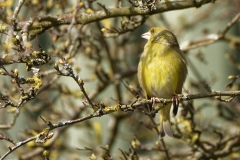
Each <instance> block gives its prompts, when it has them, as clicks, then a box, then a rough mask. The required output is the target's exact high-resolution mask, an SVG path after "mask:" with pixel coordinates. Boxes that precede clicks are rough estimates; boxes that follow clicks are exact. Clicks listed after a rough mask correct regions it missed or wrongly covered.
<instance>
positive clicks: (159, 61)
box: [138, 27, 187, 139]
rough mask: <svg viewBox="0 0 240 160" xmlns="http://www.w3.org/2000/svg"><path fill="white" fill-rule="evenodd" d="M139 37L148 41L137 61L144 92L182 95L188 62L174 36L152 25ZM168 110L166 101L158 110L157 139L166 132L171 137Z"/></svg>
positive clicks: (168, 97) (151, 95)
mask: <svg viewBox="0 0 240 160" xmlns="http://www.w3.org/2000/svg"><path fill="white" fill-rule="evenodd" d="M142 37H143V38H145V39H147V40H148V42H147V43H146V45H145V47H144V51H143V53H142V55H141V58H140V61H139V64H138V81H139V84H140V86H141V88H142V89H143V90H144V91H145V94H146V95H147V96H150V97H159V98H165V99H170V98H172V97H174V96H175V95H176V94H181V93H182V87H183V84H184V81H185V79H186V76H187V62H186V59H185V58H184V55H183V52H182V51H181V49H180V48H179V44H178V41H177V39H176V37H175V35H174V34H173V33H172V32H170V31H169V30H167V29H163V28H160V27H154V28H151V29H150V30H149V32H147V33H144V34H143V35H142ZM156 105H161V104H156ZM170 109H171V104H167V105H166V106H165V107H164V108H162V109H160V111H159V112H160V134H159V138H160V139H162V138H163V137H164V136H165V135H168V136H169V137H171V138H172V137H173V132H172V129H171V123H170V115H169V114H170Z"/></svg>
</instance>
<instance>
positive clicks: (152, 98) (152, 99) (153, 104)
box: [151, 97, 156, 110]
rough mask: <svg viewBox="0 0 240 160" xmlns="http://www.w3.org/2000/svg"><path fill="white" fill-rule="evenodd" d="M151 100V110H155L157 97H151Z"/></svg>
mask: <svg viewBox="0 0 240 160" xmlns="http://www.w3.org/2000/svg"><path fill="white" fill-rule="evenodd" d="M151 101H152V108H151V110H153V108H154V107H155V102H156V97H151Z"/></svg>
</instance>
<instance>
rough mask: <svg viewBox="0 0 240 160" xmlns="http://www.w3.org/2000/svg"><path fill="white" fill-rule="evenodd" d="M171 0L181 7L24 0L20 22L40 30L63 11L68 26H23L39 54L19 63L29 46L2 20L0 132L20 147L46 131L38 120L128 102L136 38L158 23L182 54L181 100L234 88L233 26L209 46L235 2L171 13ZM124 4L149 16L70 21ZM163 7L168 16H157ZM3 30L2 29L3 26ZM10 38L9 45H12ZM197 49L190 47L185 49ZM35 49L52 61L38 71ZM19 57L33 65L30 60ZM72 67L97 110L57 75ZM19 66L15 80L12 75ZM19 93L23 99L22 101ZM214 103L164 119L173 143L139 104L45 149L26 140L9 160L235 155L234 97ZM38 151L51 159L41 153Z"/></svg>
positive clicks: (193, 105) (5, 4)
mask: <svg viewBox="0 0 240 160" xmlns="http://www.w3.org/2000/svg"><path fill="white" fill-rule="evenodd" d="M140 2H142V3H140ZM150 2H155V4H154V3H153V4H152V5H151V4H150ZM178 2H181V1H178V0H170V1H167V0H165V1H164V0H162V1H133V0H128V1H124V0H123V1H121V0H116V1H107V0H95V1H94V0H93V1H91V0H82V1H81V0H79V1H77V0H61V1H53V0H42V1H39V0H34V1H30V0H26V1H24V4H23V5H22V7H21V10H20V12H19V14H18V16H17V22H25V21H29V20H30V19H31V20H32V21H33V24H38V23H42V21H44V20H42V21H41V20H40V18H39V17H44V16H49V17H47V18H46V23H47V22H48V19H50V20H49V21H51V16H53V17H54V18H55V17H59V18H61V17H64V15H68V16H69V17H70V24H69V23H67V24H66V25H53V27H50V28H49V29H45V28H44V29H43V28H41V27H39V29H34V28H32V29H31V27H30V29H29V31H28V43H29V44H30V47H29V48H30V51H32V52H33V51H41V53H40V54H39V56H38V57H37V58H36V57H34V56H32V57H31V55H30V56H29V55H27V56H24V57H22V56H21V55H22V54H24V53H25V52H26V51H25V50H24V53H23V51H22V50H23V49H22V48H24V47H25V49H26V46H27V45H28V44H27V45H26V44H25V43H24V40H23V39H24V37H23V34H22V32H21V31H20V30H17V29H16V30H13V31H12V32H11V25H9V24H7V23H6V22H4V21H3V19H1V21H0V25H1V26H2V27H1V28H2V29H1V30H2V31H1V43H0V45H1V47H0V51H1V52H0V55H1V57H2V58H1V59H3V60H4V61H5V62H8V63H7V64H5V63H2V64H1V65H0V66H1V67H0V69H1V75H0V87H1V90H0V94H1V100H0V103H1V106H4V104H6V103H7V102H9V103H10V102H11V103H13V104H12V105H11V106H12V107H11V106H8V107H6V108H1V109H0V133H1V135H4V136H5V137H8V138H9V139H11V140H13V141H14V142H20V141H24V140H26V139H28V138H30V137H33V136H36V135H37V134H39V133H40V132H43V131H44V129H46V128H47V127H48V126H47V125H46V123H45V122H44V121H43V120H42V119H41V118H40V116H41V117H42V118H43V119H44V120H46V121H50V122H51V123H53V124H57V123H59V122H65V121H68V120H75V119H79V118H83V117H86V116H88V115H89V114H92V113H94V112H96V111H97V110H98V109H99V108H98V107H99V106H100V107H103V108H104V107H113V106H116V105H117V104H131V103H133V102H134V101H136V100H137V98H138V97H142V95H143V92H142V90H141V88H140V87H139V84H138V80H137V74H136V73H137V65H138V62H139V58H140V55H141V53H142V51H143V48H144V45H145V44H146V40H145V39H143V38H141V34H143V33H145V32H147V31H148V30H149V29H150V28H151V27H155V26H160V27H163V28H167V29H169V30H170V31H172V32H173V33H174V34H175V35H176V37H177V39H178V42H179V44H180V47H181V49H182V50H183V51H184V53H185V56H186V58H187V61H188V69H189V74H188V77H187V80H186V82H185V85H184V89H183V94H198V93H204V94H207V93H209V90H211V91H238V90H239V81H238V75H239V69H240V68H239V55H238V54H239V53H240V52H239V51H240V50H239V49H240V48H239V43H240V37H239V31H240V30H239V29H240V28H239V21H237V22H236V23H235V24H234V25H231V28H230V30H229V31H228V32H227V33H226V34H225V36H224V38H222V39H219V40H216V41H213V42H210V43H208V42H209V39H210V40H211V39H214V38H212V37H216V36H217V35H218V34H221V33H222V32H223V31H224V30H225V28H226V26H227V24H228V23H229V22H231V21H232V20H233V18H234V17H235V16H236V15H237V14H239V10H240V2H239V1H238V0H227V1H216V2H214V3H207V4H204V5H202V6H199V7H194V6H193V7H191V8H189V9H182V10H178V9H174V7H176V6H177V5H176V6H175V5H174V4H175V3H176V4H178ZM188 2H193V1H190V0H189V1H186V4H187V3H188ZM168 4H169V5H168ZM186 4H184V3H183V5H186ZM196 4H198V3H197V1H196ZM199 4H200V2H199ZM17 5H18V2H17V1H16V2H15V1H11V0H10V1H0V6H1V12H2V13H4V14H5V15H4V14H3V15H4V16H11V15H13V12H14V9H15V8H16V6H17ZM154 6H155V7H156V10H157V11H156V12H154ZM196 6H197V5H196ZM121 7H135V8H136V9H139V10H142V11H145V10H148V9H150V10H152V12H151V13H150V14H149V15H147V14H142V15H140V14H139V15H138V14H135V15H128V16H121V15H120V16H115V17H112V18H106V19H103V20H96V21H93V22H91V23H87V24H85V25H82V24H76V21H77V20H76V19H77V18H76V17H81V15H85V14H92V15H95V14H96V15H98V14H99V15H100V12H97V11H102V12H103V11H104V10H105V9H106V8H107V9H108V8H112V9H114V8H115V9H116V11H117V10H118V9H119V8H121ZM151 7H153V8H151ZM166 8H169V11H167V12H160V10H161V9H163V10H164V11H165V9H166ZM4 16H3V17H4ZM90 17H91V16H90ZM54 18H53V19H54ZM3 26H7V29H5V30H4V27H3ZM36 26H37V25H36ZM41 29H42V30H41ZM36 35H37V36H36ZM10 37H11V38H12V39H13V40H9V39H10ZM17 37H20V38H17ZM14 38H15V39H16V40H15V39H14ZM14 40H15V41H14ZM7 42H11V45H10V44H9V45H8V43H7ZM204 43H206V44H204ZM194 44H196V47H192V46H194ZM9 46H10V47H9ZM22 46H24V47H22ZM191 47H192V48H191ZM42 51H45V52H46V54H47V55H48V56H49V57H51V60H47V61H46V62H45V61H44V62H42V63H41V65H39V64H40V62H39V61H40V60H41V58H42V57H44V56H43V55H42ZM26 57H27V58H26ZM24 58H26V59H27V60H29V59H30V60H32V61H34V60H36V59H38V60H39V59H40V60H39V61H36V62H35V61H34V62H35V63H32V64H29V63H27V62H26V61H24ZM34 58H35V59H34ZM36 64H38V65H36ZM29 66H30V67H31V66H33V67H34V68H39V69H40V71H39V72H38V79H40V81H41V82H42V85H41V86H40V87H39V88H37V87H36V86H37V85H38V84H40V83H39V82H38V81H37V80H36V79H34V80H33V81H34V82H30V81H27V78H36V77H34V76H36V73H34V72H33V70H30V71H28V70H27V67H29ZM56 68H59V70H58V69H56ZM71 69H72V71H73V73H74V74H75V75H78V76H79V77H78V78H80V79H81V80H82V81H83V82H84V88H85V91H86V93H87V95H88V96H89V98H90V99H91V101H92V103H94V106H95V108H94V107H90V105H89V102H87V101H86V97H85V96H84V94H83V92H81V90H80V87H79V86H80V85H79V84H78V83H77V82H76V80H75V79H74V78H73V77H71V75H69V74H68V75H67V74H64V73H70V72H69V70H71ZM16 70H17V72H18V73H17V74H18V77H17V78H16V77H15V78H14V76H13V75H14V74H16ZM7 72H8V73H7ZM3 73H5V74H3ZM229 76H230V77H229ZM20 77H23V79H25V80H26V82H25V83H23V82H22V81H23V80H22V81H21V82H19V84H20V87H19V85H18V83H17V82H16V81H17V80H19V79H21V78H20ZM19 81H20V80H19ZM206 86H208V87H206ZM34 87H35V88H34ZM31 88H34V89H33V91H34V92H36V95H33V98H30V97H31V96H29V95H30V90H31ZM22 90H24V91H25V92H24V93H23V91H22ZM31 91H32V90H31ZM26 95H27V97H28V98H27V99H26V101H23V104H20V102H22V101H21V100H22V99H23V97H24V96H26ZM233 97H234V96H233ZM220 98H222V100H217V99H216V98H214V97H211V98H203V99H196V100H192V101H185V102H183V103H181V104H180V108H179V111H178V115H177V116H176V117H173V116H171V123H172V127H173V130H174V135H175V137H176V138H173V139H170V138H168V137H166V138H164V140H163V141H159V139H158V133H157V132H156V130H155V129H156V126H157V125H158V124H159V115H158V114H157V115H156V116H155V117H151V116H149V115H148V114H145V113H146V112H148V111H149V110H148V106H144V105H143V106H141V107H139V108H138V109H134V111H126V112H124V111H120V110H118V111H115V112H113V113H109V114H106V115H103V116H101V117H92V118H89V119H87V120H84V121H82V122H79V123H75V124H72V125H66V126H64V127H61V128H56V129H54V130H52V131H51V132H52V133H54V135H53V137H52V138H50V139H48V140H47V142H46V143H43V144H41V143H36V142H35V141H29V143H27V144H25V145H22V146H21V147H19V148H18V149H17V150H16V151H14V152H12V153H11V154H10V155H9V156H8V157H7V158H6V159H44V158H45V159H46V158H49V159H51V160H52V159H60V160H61V159H111V158H112V159H120V158H122V159H153V160H159V159H218V158H223V159H239V158H240V154H239V153H240V152H239V150H240V142H239V133H240V132H239V129H240V128H239V122H240V108H239V106H240V103H239V97H234V99H233V100H232V101H230V102H227V101H228V99H229V97H220ZM18 105H19V106H20V109H19V110H18V111H17V110H16V109H15V107H16V106H18ZM13 120H14V121H13ZM3 139H5V140H3V141H0V156H2V155H4V154H5V153H6V152H7V151H8V150H9V149H8V146H10V147H13V146H14V144H13V143H11V142H10V141H8V140H6V138H3ZM15 145H16V144H15ZM44 151H47V152H48V153H49V155H47V156H44V155H43V152H44Z"/></svg>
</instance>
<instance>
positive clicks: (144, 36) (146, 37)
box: [142, 32, 151, 39]
mask: <svg viewBox="0 0 240 160" xmlns="http://www.w3.org/2000/svg"><path fill="white" fill-rule="evenodd" d="M150 36H151V33H150V32H146V33H144V34H142V38H145V39H149V38H150Z"/></svg>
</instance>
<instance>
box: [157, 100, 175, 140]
mask: <svg viewBox="0 0 240 160" xmlns="http://www.w3.org/2000/svg"><path fill="white" fill-rule="evenodd" d="M171 105H172V104H171V103H170V104H167V106H165V107H164V108H163V109H161V110H160V133H159V139H162V138H163V137H164V136H165V135H168V136H169V137H171V138H173V132H172V129H171V123H170V115H169V114H170V109H171Z"/></svg>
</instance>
